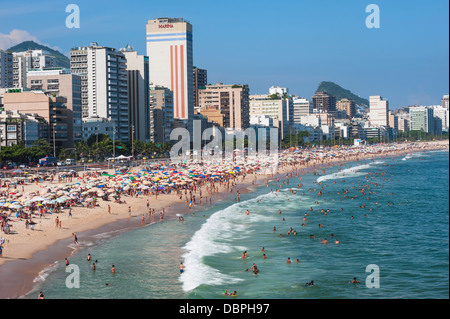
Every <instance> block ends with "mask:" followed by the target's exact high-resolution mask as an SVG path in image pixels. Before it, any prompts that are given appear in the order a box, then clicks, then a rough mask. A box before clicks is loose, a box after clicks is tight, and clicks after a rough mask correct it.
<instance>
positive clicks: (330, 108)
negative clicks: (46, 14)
mask: <svg viewBox="0 0 450 319" xmlns="http://www.w3.org/2000/svg"><path fill="white" fill-rule="evenodd" d="M312 102H313V108H314V109H315V110H317V112H319V113H320V112H326V113H329V114H331V115H334V114H335V113H336V98H335V97H334V96H333V95H331V94H328V93H325V92H316V94H314V95H313V97H312Z"/></svg>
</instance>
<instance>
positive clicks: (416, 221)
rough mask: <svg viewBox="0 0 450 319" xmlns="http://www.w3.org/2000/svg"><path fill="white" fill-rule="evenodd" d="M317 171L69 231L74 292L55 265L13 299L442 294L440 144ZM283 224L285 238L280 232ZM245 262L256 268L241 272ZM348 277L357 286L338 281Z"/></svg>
mask: <svg viewBox="0 0 450 319" xmlns="http://www.w3.org/2000/svg"><path fill="white" fill-rule="evenodd" d="M317 173H318V175H317V174H313V173H309V174H305V175H302V176H301V179H300V176H298V177H297V176H296V177H293V178H291V179H290V180H289V181H288V182H287V180H286V179H281V180H280V181H278V182H272V183H270V184H269V186H268V187H266V185H263V186H260V187H259V188H258V189H257V190H256V191H254V192H252V193H247V194H242V196H241V201H240V202H234V201H232V200H230V201H224V202H221V203H219V204H216V205H215V206H214V205H213V206H212V207H210V208H208V209H206V210H203V211H201V212H197V213H196V214H195V216H192V213H191V212H189V213H187V214H185V215H184V221H182V222H181V221H178V220H176V219H175V220H166V221H163V222H158V223H155V224H152V225H146V226H143V227H139V228H137V229H135V230H132V231H127V232H109V233H108V232H107V233H102V234H98V235H96V236H94V237H91V238H90V239H89V240H83V238H80V244H79V248H78V250H77V252H76V253H75V254H74V255H72V256H70V262H71V264H74V265H76V266H77V267H78V269H79V288H68V286H67V285H66V283H67V281H68V280H69V279H70V280H72V277H70V275H71V274H72V273H67V272H66V271H65V270H66V269H65V265H64V261H63V260H59V261H56V262H55V263H54V264H53V265H52V266H51V267H49V268H47V269H45V270H44V271H42V272H41V274H40V276H39V277H38V278H36V286H35V288H34V290H33V291H32V292H30V293H29V294H28V295H26V296H25V298H33V299H35V298H36V296H37V293H38V292H39V291H43V292H44V294H45V297H46V298H47V299H81V298H101V299H115V298H126V299H128V298H133V299H146V298H152V299H155V298H156V299H159V298H161V299H181V298H183V299H184V298H186V299H222V298H230V297H226V296H224V295H223V290H228V291H237V294H238V295H237V297H235V299H240V298H242V299H275V298H276V299H279V298H282V299H297V298H308V299H357V298H363V299H403V298H408V299H411V298H413V299H430V298H449V154H448V151H430V152H424V153H415V154H411V155H408V156H402V157H396V158H383V159H375V160H370V161H364V162H357V163H347V164H345V165H342V166H335V167H331V168H327V169H326V170H325V171H322V170H319V171H317ZM319 192H321V193H319ZM311 208H312V209H313V210H312V211H311V210H310V209H311ZM322 209H323V210H324V212H322V211H321V210H322ZM246 210H248V211H249V214H248V215H247V214H246V213H245V211H246ZM279 210H281V214H280V213H279ZM325 212H326V213H327V214H325ZM305 214H306V216H305ZM352 216H353V218H352ZM303 218H305V221H304V220H303ZM302 224H304V225H302ZM319 224H321V225H322V227H319ZM274 227H276V230H275V231H274ZM291 228H292V229H293V230H294V231H296V234H294V233H292V234H290V235H288V234H287V233H288V231H289V230H290V229H291ZM332 234H334V236H331V235H332ZM281 235H282V236H281ZM310 235H314V238H311V236H310ZM325 238H326V239H327V240H328V244H326V245H325V244H324V243H323V242H321V239H325ZM336 240H338V241H339V244H336V243H335V241H336ZM263 247H264V252H262V251H261V249H262V248H263ZM244 251H247V253H248V257H247V258H246V259H242V258H241V255H242V253H243V252H244ZM263 253H265V254H266V256H267V258H266V259H263V258H262V256H263ZM87 254H91V256H92V259H93V260H94V261H95V260H97V263H96V266H97V268H96V270H95V271H92V270H91V269H90V267H91V264H92V262H91V263H89V262H87V261H86V256H87ZM288 257H289V258H290V259H291V260H292V263H290V264H288V263H287V262H286V261H287V259H288ZM296 259H299V262H296ZM181 262H183V264H184V266H185V271H184V273H182V274H180V271H179V265H180V263H181ZM254 263H255V264H256V265H257V267H258V269H259V270H260V272H259V273H258V274H257V275H255V274H253V272H251V271H247V269H250V268H251V266H252V265H253V264H254ZM113 264H114V266H115V268H116V273H114V274H113V273H111V271H110V269H111V266H112V265H113ZM368 265H375V266H376V268H377V270H378V274H379V276H378V279H379V281H378V283H379V287H378V288H369V287H368V286H367V285H366V279H367V280H368V282H369V284H370V283H375V282H376V280H375V279H372V277H373V276H374V275H376V273H375V272H372V270H368V271H367V272H366V267H367V266H368ZM372 269H373V268H372ZM368 276H369V277H368ZM354 277H356V278H357V280H359V281H360V283H358V284H353V283H350V282H349V281H351V280H352V279H353V278H354ZM369 279H370V280H369ZM311 280H313V281H314V286H305V283H306V282H310V281H311ZM71 282H74V281H71ZM107 284H108V285H107ZM69 286H70V285H69Z"/></svg>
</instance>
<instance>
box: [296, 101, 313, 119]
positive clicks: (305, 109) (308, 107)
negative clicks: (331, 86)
mask: <svg viewBox="0 0 450 319" xmlns="http://www.w3.org/2000/svg"><path fill="white" fill-rule="evenodd" d="M292 103H293V107H292V109H293V114H294V115H293V122H294V124H301V117H302V116H305V115H310V114H312V113H313V105H312V103H311V102H310V101H308V100H307V99H305V98H303V97H294V98H293V99H292Z"/></svg>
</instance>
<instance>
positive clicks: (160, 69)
mask: <svg viewBox="0 0 450 319" xmlns="http://www.w3.org/2000/svg"><path fill="white" fill-rule="evenodd" d="M147 56H148V57H149V60H150V83H151V84H152V85H159V86H164V87H167V88H169V89H170V90H171V91H172V92H173V115H174V118H175V119H178V120H183V121H184V122H186V123H187V125H188V127H189V128H190V127H191V125H192V120H193V116H194V84H193V49H192V25H191V24H190V23H189V22H187V21H185V20H184V19H181V18H158V19H154V20H149V21H148V23H147Z"/></svg>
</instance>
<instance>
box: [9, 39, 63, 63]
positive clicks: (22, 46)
mask: <svg viewBox="0 0 450 319" xmlns="http://www.w3.org/2000/svg"><path fill="white" fill-rule="evenodd" d="M27 50H45V51H47V52H48V53H49V54H50V55H51V56H53V57H55V67H60V68H66V69H70V59H69V58H68V57H66V56H65V55H63V54H61V53H60V52H58V51H56V50H53V49H50V48H49V47H46V46H45V45H41V44H38V43H36V42H34V41H24V42H22V43H19V44H17V45H15V46H13V47H11V48H9V49H8V50H6V51H11V52H23V51H27Z"/></svg>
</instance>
